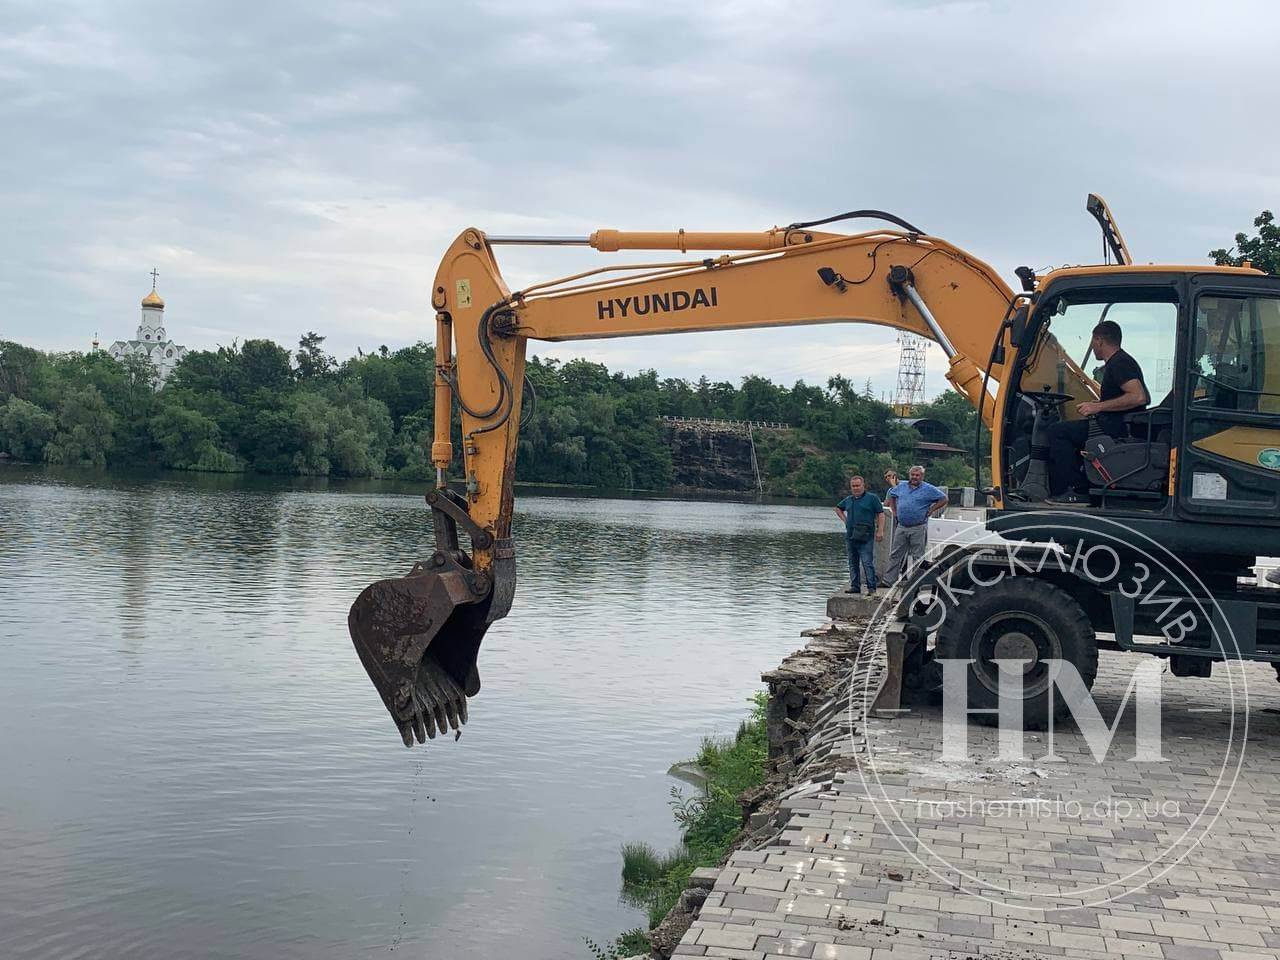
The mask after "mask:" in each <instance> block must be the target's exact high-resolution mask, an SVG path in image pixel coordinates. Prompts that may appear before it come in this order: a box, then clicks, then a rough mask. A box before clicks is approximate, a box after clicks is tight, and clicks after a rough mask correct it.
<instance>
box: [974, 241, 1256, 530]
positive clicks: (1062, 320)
mask: <svg viewBox="0 0 1280 960" xmlns="http://www.w3.org/2000/svg"><path fill="white" fill-rule="evenodd" d="M1104 319H1106V320H1114V321H1115V322H1116V323H1118V324H1119V325H1120V327H1121V329H1122V331H1123V334H1124V338H1123V344H1122V345H1123V347H1124V349H1125V350H1126V351H1127V352H1128V353H1129V354H1131V355H1132V356H1133V357H1134V358H1135V359H1136V360H1137V361H1138V363H1139V365H1140V366H1141V367H1142V371H1143V379H1144V381H1145V384H1146V387H1147V393H1148V405H1147V406H1146V407H1145V408H1142V409H1139V410H1134V411H1130V412H1128V413H1125V414H1123V415H1122V417H1121V418H1119V419H1121V420H1122V425H1121V426H1120V427H1119V429H1115V428H1112V429H1111V430H1110V431H1109V432H1104V431H1101V430H1099V429H1098V426H1097V424H1096V422H1095V423H1093V424H1091V432H1090V436H1089V438H1088V440H1086V442H1085V444H1084V446H1083V449H1082V451H1081V453H1082V464H1083V468H1084V474H1085V477H1086V479H1087V481H1088V486H1089V495H1090V505H1089V507H1087V508H1085V512H1095V513H1106V514H1111V515H1127V516H1134V517H1138V518H1147V519H1157V518H1158V519H1161V520H1168V521H1173V520H1179V521H1190V522H1191V523H1194V524H1198V523H1201V522H1203V521H1209V522H1210V523H1232V524H1233V525H1234V524H1237V523H1242V524H1244V525H1246V526H1248V527H1249V528H1251V529H1250V532H1249V533H1248V534H1247V535H1246V537H1245V539H1246V541H1247V543H1240V544H1237V545H1238V546H1240V547H1241V549H1240V553H1241V555H1244V554H1246V553H1248V552H1249V550H1250V549H1252V548H1251V547H1250V546H1249V545H1248V544H1250V543H1252V542H1253V541H1254V540H1256V539H1258V537H1257V533H1256V531H1257V529H1258V526H1257V525H1259V524H1261V525H1263V526H1264V527H1269V528H1271V530H1270V532H1269V535H1268V536H1267V539H1268V540H1273V539H1274V528H1275V527H1276V526H1277V525H1280V280H1277V278H1275V277H1266V276H1262V275H1259V274H1245V273H1243V272H1241V273H1234V274H1233V273H1226V272H1221V271H1204V272H1197V271H1195V270H1194V269H1193V268H1185V269H1179V270H1175V269H1170V268H1157V267H1128V266H1118V267H1081V268H1068V269H1064V270H1061V271H1055V272H1054V273H1052V274H1049V275H1048V276H1046V277H1045V278H1043V279H1042V281H1041V282H1040V285H1039V288H1038V292H1037V295H1036V297H1035V303H1034V305H1033V308H1032V309H1031V310H1030V311H1029V312H1028V314H1027V316H1026V319H1025V321H1024V322H1023V323H1021V324H1020V325H1015V326H1014V329H1013V331H1012V334H1011V337H1010V339H1011V340H1012V341H1014V342H1013V343H1012V344H1011V345H1012V347H1013V350H1014V357H1013V361H1012V365H1011V368H1010V377H1009V389H1007V390H1006V391H1004V393H1005V396H1004V397H1003V398H1002V401H1001V411H1002V417H1001V425H1002V427H1003V430H1002V431H1001V434H1002V436H1001V441H1000V443H999V444H998V449H996V450H995V451H993V453H995V455H996V457H997V460H998V464H999V476H1000V479H1001V481H1002V488H1003V492H1005V493H1006V494H1007V496H1006V497H1005V506H1006V508H1007V509H1009V510H1012V511H1017V510H1021V509H1028V508H1039V506H1040V504H1041V502H1042V501H1043V499H1044V489H1043V483H1044V458H1045V457H1046V456H1047V451H1046V450H1045V448H1044V437H1045V433H1046V432H1047V427H1048V426H1049V425H1050V424H1052V423H1054V422H1057V421H1058V420H1059V419H1067V420H1072V419H1079V418H1080V416H1081V415H1080V413H1079V412H1078V410H1077V409H1076V407H1077V405H1078V404H1079V403H1080V402H1081V401H1086V400H1094V399H1096V398H1097V384H1098V381H1099V379H1100V378H1101V364H1100V363H1099V362H1098V361H1097V359H1096V358H1094V357H1092V356H1091V355H1090V352H1089V337H1090V332H1091V331H1092V329H1093V327H1094V326H1095V325H1096V324H1097V323H1098V322H1099V321H1100V320H1104ZM1045 357H1052V358H1053V361H1052V362H1051V363H1046V362H1045V359H1044V358H1045ZM1112 419H1113V420H1114V419H1116V418H1112ZM1020 493H1021V494H1022V495H1021V496H1019V494H1020ZM1171 527H1172V525H1170V528H1171ZM1192 530H1199V531H1200V532H1199V533H1194V534H1192V533H1190V532H1189V531H1192ZM1169 536H1172V538H1173V539H1175V540H1178V541H1181V542H1185V541H1187V540H1201V539H1204V538H1205V537H1206V536H1209V534H1207V532H1206V530H1205V528H1204V527H1194V526H1192V525H1191V524H1181V525H1180V526H1179V532H1178V533H1177V534H1170V535H1166V536H1162V537H1161V541H1162V542H1163V541H1164V540H1165V539H1168V538H1169ZM1257 546H1258V547H1259V548H1262V547H1264V546H1265V545H1264V544H1262V543H1258V544H1257ZM1268 550H1270V551H1272V552H1273V551H1274V544H1271V546H1269V547H1267V548H1266V549H1259V550H1258V551H1257V552H1260V553H1266V552H1268Z"/></svg>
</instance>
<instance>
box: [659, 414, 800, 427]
mask: <svg viewBox="0 0 1280 960" xmlns="http://www.w3.org/2000/svg"><path fill="white" fill-rule="evenodd" d="M658 419H659V420H660V421H661V422H663V423H670V424H673V425H675V426H679V427H710V428H712V429H717V430H790V429H791V424H789V423H776V422H774V421H772V420H718V419H715V418H714V417H665V416H664V417H659V418H658Z"/></svg>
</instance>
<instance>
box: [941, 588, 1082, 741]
mask: <svg viewBox="0 0 1280 960" xmlns="http://www.w3.org/2000/svg"><path fill="white" fill-rule="evenodd" d="M936 656H937V659H938V660H939V661H945V660H970V661H973V662H972V663H970V664H969V666H968V669H967V675H966V683H967V692H968V701H969V702H968V705H969V709H970V710H975V711H978V710H981V711H995V710H997V709H998V708H999V706H1000V683H999V667H998V665H997V664H996V663H995V661H996V660H997V659H1004V660H1025V661H1027V663H1026V664H1025V665H1024V667H1023V677H1022V682H1023V688H1022V689H1023V697H1022V723H1023V727H1024V728H1025V729H1027V730H1043V729H1045V728H1046V727H1047V726H1048V725H1049V724H1050V723H1051V722H1052V721H1053V720H1055V719H1058V718H1061V717H1062V716H1064V715H1065V714H1066V712H1067V703H1066V701H1065V700H1063V698H1062V695H1061V693H1060V692H1059V691H1058V690H1057V689H1056V688H1055V687H1054V685H1053V684H1051V683H1050V682H1049V678H1050V671H1051V668H1050V665H1049V662H1048V661H1050V660H1062V661H1065V662H1066V663H1068V664H1070V665H1071V666H1073V667H1074V668H1075V669H1076V671H1077V672H1078V673H1079V674H1080V678H1081V680H1083V681H1084V685H1085V688H1086V689H1091V688H1092V687H1093V681H1094V679H1095V678H1096V677H1097V675H1098V641H1097V637H1096V635H1095V634H1094V630H1093V625H1092V624H1091V623H1090V622H1089V618H1088V616H1086V615H1085V612H1084V609H1083V608H1082V607H1081V606H1080V604H1079V603H1077V602H1076V600H1075V598H1074V597H1072V596H1071V595H1070V594H1069V593H1067V592H1066V591H1065V590H1062V589H1061V588H1060V587H1057V586H1054V585H1053V584H1052V583H1049V582H1048V581H1045V580H1038V579H1035V578H1034V577H1009V578H1006V579H1004V580H1002V581H1000V582H999V583H997V584H995V585H994V586H991V587H983V588H982V589H981V590H978V591H976V593H975V595H974V596H973V597H972V599H970V600H969V601H967V602H966V603H964V604H962V605H960V606H958V607H957V608H956V609H954V610H950V611H948V613H947V617H946V620H945V621H944V622H943V623H942V625H941V626H940V627H939V628H938V635H937V645H936ZM970 716H971V717H973V718H974V719H975V720H977V721H978V722H979V723H983V724H986V725H995V724H996V723H998V722H999V716H998V714H997V713H995V712H982V713H972V714H970Z"/></svg>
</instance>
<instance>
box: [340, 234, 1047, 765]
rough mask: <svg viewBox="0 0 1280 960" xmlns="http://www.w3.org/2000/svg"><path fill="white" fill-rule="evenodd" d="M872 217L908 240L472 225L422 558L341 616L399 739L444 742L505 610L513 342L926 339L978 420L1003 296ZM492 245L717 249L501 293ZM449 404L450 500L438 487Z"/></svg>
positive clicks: (439, 290)
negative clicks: (796, 336)
mask: <svg viewBox="0 0 1280 960" xmlns="http://www.w3.org/2000/svg"><path fill="white" fill-rule="evenodd" d="M886 219H892V220H894V222H895V223H897V224H899V225H902V226H905V227H907V228H908V229H905V230H875V231H870V232H866V233H859V234H852V235H842V234H832V233H822V232H815V231H813V230H810V229H808V227H807V226H805V225H794V226H792V227H786V228H774V229H772V230H768V231H764V232H760V233H696V232H686V231H684V230H680V231H676V232H670V233H628V232H620V231H615V230H600V231H597V232H596V233H593V234H591V235H590V236H589V237H581V238H511V237H496V236H494V237H490V236H486V235H485V234H484V233H483V232H481V231H480V230H477V229H474V228H473V229H468V230H464V231H463V232H462V233H461V234H460V235H459V236H458V238H457V239H456V240H455V241H454V242H453V244H452V245H451V246H450V247H449V250H448V251H447V253H446V254H445V256H444V258H443V260H442V262H441V264H440V268H439V271H438V272H437V274H436V279H435V284H434V287H433V293H432V305H433V306H434V307H435V309H436V377H435V407H434V410H435V440H434V443H433V444H432V451H431V454H432V462H433V463H434V465H435V468H436V486H435V489H433V490H432V491H431V492H430V493H428V494H427V501H428V505H429V506H430V507H431V511H432V518H433V523H434V533H435V539H436V550H435V552H434V553H433V554H432V556H431V557H430V558H429V559H427V560H425V561H423V562H421V563H418V564H416V565H415V566H414V568H413V569H412V570H411V571H410V572H409V574H408V575H406V576H404V577H398V578H392V579H387V580H380V581H378V582H377V583H374V584H372V585H370V586H369V587H367V588H366V589H365V590H364V592H362V593H361V594H360V596H359V598H358V599H357V600H356V602H355V604H353V606H352V608H351V612H350V615H349V618H348V625H349V628H350V632H351V636H352V640H353V642H354V643H355V647H356V650H357V652H358V653H359V655H360V658H361V660H362V662H363V663H364V666H365V668H366V670H367V671H368V673H369V676H370V678H371V679H372V680H373V683H374V686H375V687H376V688H377V689H378V692H379V694H380V695H381V697H382V700H383V703H384V704H385V705H386V707H387V710H388V711H389V712H390V713H391V716H392V719H393V720H394V721H395V723H396V726H397V728H398V729H399V731H400V734H401V737H402V738H403V740H404V743H405V745H406V746H411V745H412V744H413V742H414V740H415V739H416V740H417V741H418V742H419V743H422V742H425V740H426V739H429V738H432V737H434V736H435V735H436V733H437V732H443V731H445V730H448V729H453V730H455V731H459V732H460V728H461V724H462V723H464V722H465V721H466V717H467V698H469V697H471V696H474V695H475V694H476V692H478V690H479V689H480V679H479V673H478V671H477V665H476V655H477V652H478V650H479V647H480V642H481V639H482V638H483V636H484V633H485V631H486V630H487V629H488V626H489V624H491V623H493V622H494V621H495V620H498V619H501V618H502V617H504V616H506V614H507V612H508V611H509V610H510V607H511V602H512V598H513V596H514V593H515V550H514V544H513V542H512V538H511V520H512V513H513V497H514V486H513V484H514V480H515V460H516V449H517V443H518V433H519V424H520V416H521V401H522V397H523V393H524V389H523V388H524V366H525V350H526V345H527V343H528V341H529V340H548V341H562V340H580V339H594V338H601V337H626V336H639V335H645V334H670V333H686V332H694V331H710V330H732V329H751V328H757V327H783V326H798V325H801V324H815V323H871V324H877V325H881V326H889V327H894V328H897V329H899V330H905V331H908V332H911V333H915V334H919V335H921V336H924V337H927V338H929V339H932V340H934V341H936V342H937V343H938V344H939V345H940V346H941V347H942V349H943V351H944V352H945V353H946V355H947V358H948V370H947V379H948V380H949V381H950V382H951V383H952V385H953V386H954V387H955V388H956V389H957V390H959V391H960V392H961V393H963V394H964V395H965V396H967V397H968V398H969V400H970V401H971V402H972V403H973V404H974V406H975V407H976V408H977V409H978V410H979V411H980V413H981V415H982V417H983V419H984V421H986V422H987V424H988V425H990V424H991V422H992V418H993V414H994V408H995V404H994V402H993V400H992V396H991V394H990V392H989V390H988V389H987V386H986V384H987V381H990V382H992V383H998V382H999V381H1000V380H1001V378H1002V376H1003V374H1004V368H1003V365H1002V363H1001V362H997V361H998V360H999V359H1000V354H999V353H998V352H997V350H996V349H995V344H996V341H997V337H998V334H999V333H1000V332H1001V330H1002V329H1003V324H1004V322H1005V320H1007V318H1008V317H1009V315H1010V312H1011V311H1012V309H1013V307H1014V305H1015V303H1016V302H1017V298H1018V296H1020V295H1015V294H1014V293H1013V291H1011V290H1010V289H1009V287H1008V286H1006V285H1005V283H1004V282H1003V281H1002V280H1000V278H999V277H998V276H997V275H996V273H995V271H994V270H993V269H992V268H991V267H989V266H988V265H987V264H985V263H983V262H982V261H981V260H978V259H977V258H976V257H973V256H971V255H970V254H968V253H966V252H964V251H963V250H961V249H959V248H958V247H954V246H952V245H951V244H949V243H946V242H945V241H943V240H940V239H938V238H936V237H930V236H927V235H924V234H921V233H919V232H916V231H915V230H914V229H911V228H910V225H909V224H904V223H903V222H902V221H897V220H896V218H886ZM506 243H546V244H557V245H566V244H574V245H580V246H591V247H594V248H595V249H597V250H600V251H603V252H612V251H617V250H654V251H660V250H664V251H678V252H679V253H689V252H691V251H708V252H709V253H712V252H714V253H716V255H714V256H710V255H709V256H708V257H707V258H705V259H681V260H675V261H671V260H655V261H654V262H647V263H640V264H635V263H628V264H623V265H614V266H610V267H604V268H601V269H596V270H590V271H586V272H584V273H579V274H575V275H572V276H568V277H563V278H560V279H558V280H553V281H548V282H545V283H538V284H536V285H533V286H529V287H526V288H525V289H523V290H517V291H512V290H510V289H509V288H508V286H507V285H506V283H505V282H504V280H503V278H502V275H501V273H500V271H499V269H498V264H497V260H496V259H495V256H494V249H495V248H496V247H499V246H502V245H503V244H506ZM723 251H731V252H729V253H725V252H723ZM1045 362H1046V363H1051V362H1054V358H1046V360H1045ZM455 405H456V406H457V408H458V414H459V418H460V421H461V428H462V429H461V436H462V463H463V469H464V477H463V478H462V479H463V483H462V485H461V490H455V489H452V488H451V487H450V486H449V483H448V480H449V478H448V476H447V471H448V469H449V466H450V464H451V463H452V462H453V459H454V450H453V444H452V441H451V439H450V435H451V425H452V422H453V408H454V406H455ZM460 532H461V533H464V534H465V535H466V536H467V537H468V538H469V540H470V550H466V549H464V548H463V547H462V546H461V542H460V540H459V533H460Z"/></svg>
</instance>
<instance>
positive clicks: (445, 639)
mask: <svg viewBox="0 0 1280 960" xmlns="http://www.w3.org/2000/svg"><path fill="white" fill-rule="evenodd" d="M433 564H434V565H435V567H434V569H432V568H428V567H426V566H424V565H423V564H416V565H415V566H414V568H413V570H411V571H410V572H409V574H408V575H407V576H404V577H393V578H390V579H387V580H379V581H377V582H376V583H373V584H370V585H369V586H368V587H366V588H365V589H364V590H363V591H362V592H361V594H360V596H359V597H357V598H356V602H355V603H353V604H352V605H351V612H350V613H349V614H348V615H347V627H348V629H349V630H350V631H351V641H352V643H354V644H355V648H356V653H358V654H359V655H360V662H361V663H363V664H364V669H365V672H367V673H368V674H369V679H370V680H372V681H373V685H374V687H376V688H377V690H378V694H379V696H381V697H382V702H383V704H384V705H385V706H386V708H387V711H388V712H389V713H390V714H391V719H392V720H394V721H395V724H396V728H397V729H398V730H399V731H400V737H401V739H403V740H404V745H405V746H406V747H411V746H413V741H414V739H415V738H416V739H417V741H418V743H425V742H426V741H427V739H428V738H433V739H434V737H435V735H436V733H437V732H440V733H443V732H446V731H447V730H449V729H451V728H452V729H453V730H456V731H459V732H461V727H462V724H464V723H466V722H467V698H468V697H473V696H475V695H476V693H477V692H478V691H479V690H480V674H479V672H478V671H477V670H476V654H477V652H478V651H479V649H480V641H481V639H482V638H483V637H484V633H485V630H487V629H488V627H489V623H488V614H489V607H490V603H491V601H492V596H493V595H492V591H491V590H490V586H489V579H488V577H486V576H485V575H484V574H483V573H479V572H477V571H472V570H469V569H467V568H465V567H462V566H460V565H458V564H455V563H453V562H451V561H446V560H445V558H444V557H443V556H441V555H440V554H437V555H436V557H435V558H433ZM441 567H444V569H441Z"/></svg>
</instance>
